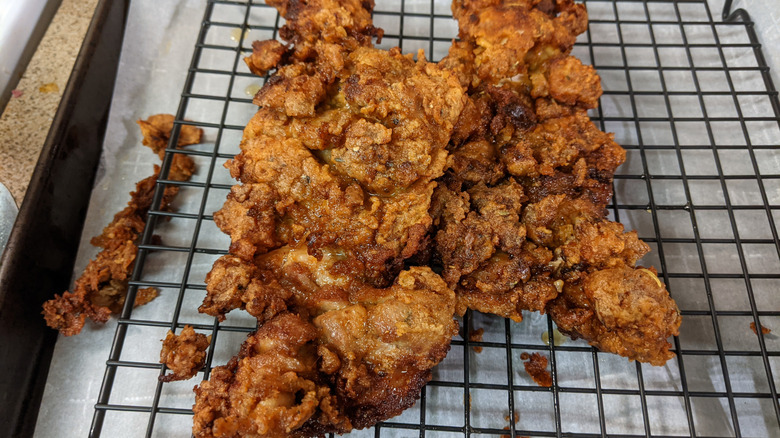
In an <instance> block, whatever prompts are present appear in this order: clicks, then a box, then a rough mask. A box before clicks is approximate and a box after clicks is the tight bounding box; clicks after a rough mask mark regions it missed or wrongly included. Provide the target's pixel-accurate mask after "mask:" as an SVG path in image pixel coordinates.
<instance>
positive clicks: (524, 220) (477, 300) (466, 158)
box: [431, 0, 680, 365]
mask: <svg viewBox="0 0 780 438" xmlns="http://www.w3.org/2000/svg"><path fill="white" fill-rule="evenodd" d="M453 14H454V16H455V17H456V18H457V19H458V21H459V29H460V37H461V41H460V42H458V43H454V44H453V46H452V47H451V49H450V52H449V54H448V56H447V57H446V58H445V59H444V60H442V62H441V65H442V66H443V67H445V68H447V69H449V70H451V71H452V72H453V74H455V75H457V76H458V78H459V81H460V83H461V84H462V85H464V86H468V87H469V90H468V94H469V101H468V103H467V104H466V106H465V108H464V110H463V112H462V113H461V119H460V120H459V121H458V122H457V123H456V127H455V132H454V134H453V136H452V139H451V142H450V145H449V146H448V149H449V150H450V151H451V154H452V159H451V160H450V166H449V169H448V171H447V175H446V176H445V177H444V178H442V179H441V180H440V181H441V183H442V184H440V186H439V187H438V188H437V189H436V193H435V194H434V203H433V206H432V209H431V213H432V215H433V216H434V221H435V223H436V224H437V229H438V231H437V234H436V238H435V251H434V254H435V259H436V260H437V261H438V262H439V263H441V266H442V275H443V276H444V278H445V279H446V280H447V282H448V283H449V284H450V286H452V287H454V288H455V290H456V294H457V295H458V312H459V313H464V312H465V311H466V309H474V310H479V311H483V312H489V313H495V314H498V315H501V316H505V317H508V318H512V319H513V320H515V321H519V320H521V319H522V313H521V312H522V311H523V310H532V311H540V312H550V314H551V315H552V317H553V320H554V321H556V323H558V324H559V326H561V330H562V331H564V332H566V333H567V334H569V335H570V336H572V337H575V338H576V337H580V338H584V339H586V340H587V341H588V342H590V343H591V344H592V345H595V346H597V347H599V348H601V349H602V350H604V351H610V352H614V353H618V354H621V355H623V356H626V357H629V358H631V359H637V360H640V361H643V362H649V363H653V364H656V365H658V364H661V363H663V362H665V361H666V360H667V359H669V358H670V357H671V356H672V353H670V352H669V347H670V344H668V342H667V341H666V339H667V337H669V336H671V335H676V334H677V332H678V327H679V325H680V318H679V315H678V312H677V307H676V304H675V303H674V301H673V300H672V299H671V298H670V297H669V294H668V292H667V291H666V289H665V287H664V286H663V284H662V283H661V282H660V281H658V282H657V283H655V282H653V283H652V284H651V283H649V282H640V281H637V277H636V276H637V275H639V274H638V273H645V274H646V273H649V272H651V271H648V270H643V269H637V268H635V265H636V263H637V261H638V260H639V259H640V258H641V257H642V256H643V255H644V254H645V253H647V251H648V250H649V248H648V246H647V245H646V244H644V243H643V242H642V241H640V240H639V239H638V238H637V235H636V233H635V232H624V230H623V226H622V225H620V224H618V223H615V222H611V221H609V220H607V218H606V206H607V204H608V202H609V200H610V198H611V197H612V178H613V175H614V173H615V170H616V169H617V167H618V166H619V165H620V164H622V163H623V161H624V160H625V151H624V150H623V149H622V148H621V147H620V146H618V145H617V144H616V143H615V142H614V139H613V136H612V135H611V134H606V133H604V132H601V131H600V130H599V129H598V128H596V126H595V125H594V124H593V123H592V122H591V121H590V120H589V118H588V116H587V113H586V110H587V109H589V108H595V107H596V105H597V102H598V98H599V96H600V95H601V84H600V80H599V78H598V76H597V75H596V72H595V70H594V69H593V68H592V67H590V66H585V65H583V64H582V63H581V62H580V61H579V60H577V59H576V58H573V57H571V56H569V53H570V51H571V49H572V46H573V44H574V40H575V37H576V35H577V34H579V33H581V32H583V31H584V30H585V25H586V23H587V16H586V14H585V9H584V7H583V6H581V5H576V4H574V3H573V2H572V1H570V0H542V1H538V0H504V1H502V0H462V1H455V2H453ZM651 276H653V278H656V277H655V276H654V275H651ZM656 280H657V278H656ZM606 284H609V285H611V286H612V289H610V288H606V287H604V285H606ZM586 298H587V299H586ZM616 302H619V303H625V307H622V308H621V307H620V306H619V305H616V304H615V303H616ZM631 305H637V306H639V307H637V308H632V307H631ZM594 306H599V308H600V309H601V313H599V311H594V310H593V308H594ZM648 309H652V312H654V315H656V316H655V317H652V318H650V317H647V318H646V317H645V314H646V313H647V312H648ZM594 312H595V313H594ZM631 312H634V313H635V315H634V316H635V318H634V319H633V320H631V322H630V324H629V323H627V322H626V321H628V320H629V319H630V317H629V316H628V314H630V313H631ZM659 315H660V316H659ZM626 324H629V325H631V327H629V326H628V325H626Z"/></svg>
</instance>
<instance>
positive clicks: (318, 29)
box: [244, 0, 383, 76]
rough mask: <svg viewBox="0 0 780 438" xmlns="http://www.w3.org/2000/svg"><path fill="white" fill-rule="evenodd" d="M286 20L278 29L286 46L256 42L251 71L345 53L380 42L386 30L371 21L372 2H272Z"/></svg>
mask: <svg viewBox="0 0 780 438" xmlns="http://www.w3.org/2000/svg"><path fill="white" fill-rule="evenodd" d="M267 3H268V4H269V5H270V6H273V7H275V8H276V9H277V10H278V11H279V14H280V15H281V16H282V17H284V18H285V20H286V24H285V25H284V26H282V28H281V29H279V35H280V36H281V38H282V39H283V40H285V41H287V42H288V43H289V46H286V45H284V44H282V43H280V42H279V41H276V40H265V41H255V42H254V43H252V55H250V56H247V57H245V58H244V62H245V63H246V64H247V66H248V67H249V70H250V71H251V72H252V73H254V74H256V75H259V76H263V75H265V74H266V73H267V72H268V71H270V70H272V69H274V68H277V67H280V66H283V65H286V64H288V63H294V62H300V61H303V62H308V61H312V60H313V59H314V58H316V57H318V56H319V57H328V56H333V55H334V54H342V53H346V52H349V51H352V50H354V49H356V48H357V47H359V46H363V47H371V45H372V39H373V38H374V37H376V38H377V40H378V41H381V39H382V34H383V31H382V29H379V28H376V27H374V25H373V22H372V20H371V11H373V9H374V2H373V0H348V1H344V0H338V1H337V0H304V1H300V0H269V1H268V2H267Z"/></svg>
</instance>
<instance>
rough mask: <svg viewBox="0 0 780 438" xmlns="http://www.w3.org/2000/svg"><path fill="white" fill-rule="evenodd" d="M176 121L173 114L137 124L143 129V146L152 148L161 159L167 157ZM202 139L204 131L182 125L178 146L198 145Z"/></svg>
mask: <svg viewBox="0 0 780 438" xmlns="http://www.w3.org/2000/svg"><path fill="white" fill-rule="evenodd" d="M175 119H176V118H175V117H174V116H173V115H171V114H155V115H153V116H149V118H148V119H146V120H138V121H137V122H136V123H138V126H139V127H140V128H141V135H143V140H142V143H143V145H144V146H148V147H149V148H151V149H152V150H153V151H154V153H155V154H157V155H159V156H160V159H162V158H163V156H165V148H167V147H168V142H169V141H170V139H171V132H173V121H174V120H175ZM202 138H203V130H202V129H200V128H198V127H195V126H192V125H181V128H180V129H179V137H178V139H177V142H176V144H177V146H178V147H182V146H189V145H192V144H198V143H200V141H201V139H202Z"/></svg>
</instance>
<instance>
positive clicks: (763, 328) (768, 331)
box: [750, 322, 772, 335]
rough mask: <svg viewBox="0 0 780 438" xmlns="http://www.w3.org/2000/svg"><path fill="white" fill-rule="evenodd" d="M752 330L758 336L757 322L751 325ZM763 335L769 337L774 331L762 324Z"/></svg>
mask: <svg viewBox="0 0 780 438" xmlns="http://www.w3.org/2000/svg"><path fill="white" fill-rule="evenodd" d="M750 330H753V333H755V334H758V329H757V328H756V323H755V322H751V323H750ZM761 333H762V334H765V335H768V334H770V333H772V330H770V329H769V328H768V327H765V326H764V325H763V324H761Z"/></svg>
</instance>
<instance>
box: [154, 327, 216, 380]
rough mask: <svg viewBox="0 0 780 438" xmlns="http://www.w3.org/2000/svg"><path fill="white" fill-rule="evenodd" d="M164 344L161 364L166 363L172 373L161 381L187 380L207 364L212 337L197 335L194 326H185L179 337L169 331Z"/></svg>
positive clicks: (161, 352) (162, 377) (161, 377)
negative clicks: (207, 353) (207, 351)
mask: <svg viewBox="0 0 780 438" xmlns="http://www.w3.org/2000/svg"><path fill="white" fill-rule="evenodd" d="M162 343H163V344H162V345H163V346H162V351H160V363H164V364H165V366H167V367H168V369H170V370H171V373H170V374H166V375H165V376H160V381H161V382H171V381H174V380H187V379H191V378H192V377H193V376H194V375H195V374H197V372H198V370H200V369H201V368H203V365H204V364H205V363H206V349H207V348H208V347H209V344H210V343H211V336H206V335H204V334H202V333H196V332H195V329H193V328H192V326H189V325H185V326H184V328H183V329H182V330H181V333H179V334H178V335H176V334H174V333H173V332H172V331H170V330H168V334H167V335H166V336H165V339H164V340H163V341H162Z"/></svg>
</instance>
